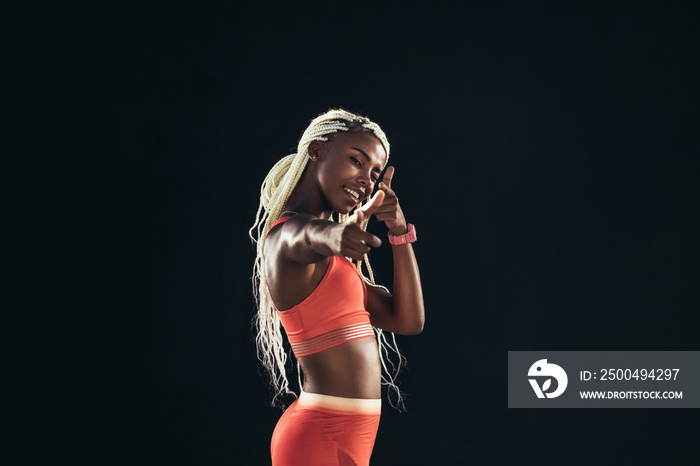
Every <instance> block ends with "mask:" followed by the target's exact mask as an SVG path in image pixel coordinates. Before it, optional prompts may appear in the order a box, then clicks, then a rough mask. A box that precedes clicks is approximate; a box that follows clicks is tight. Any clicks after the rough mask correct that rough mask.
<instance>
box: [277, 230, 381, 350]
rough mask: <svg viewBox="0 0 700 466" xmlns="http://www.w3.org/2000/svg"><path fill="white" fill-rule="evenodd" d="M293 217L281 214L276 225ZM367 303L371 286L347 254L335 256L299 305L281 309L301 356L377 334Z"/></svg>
mask: <svg viewBox="0 0 700 466" xmlns="http://www.w3.org/2000/svg"><path fill="white" fill-rule="evenodd" d="M289 218H290V217H282V218H280V219H279V220H277V222H275V224H274V225H272V228H275V227H276V226H277V225H279V224H281V223H284V222H286V221H287V220H288V219H289ZM272 228H270V231H272ZM366 306H367V287H366V285H365V281H364V279H363V278H362V276H361V275H360V273H359V272H358V271H357V269H356V268H355V266H354V265H352V263H351V262H350V261H349V260H347V259H345V258H344V257H340V256H331V258H330V262H329V264H328V270H326V274H325V275H324V276H323V279H322V280H321V283H319V284H318V286H317V287H316V289H314V291H313V292H312V293H311V294H310V295H309V296H307V297H306V299H304V300H303V301H302V302H300V303H299V304H297V305H296V306H294V307H292V308H291V309H287V310H286V311H278V312H279V316H280V319H281V320H282V326H283V327H284V331H285V332H286V333H287V338H288V339H289V343H290V344H291V346H292V351H293V352H294V355H295V356H296V357H297V358H299V357H302V356H308V355H310V354H314V353H318V352H319V351H323V350H325V349H328V348H331V347H333V346H337V345H340V344H342V343H345V342H347V341H351V340H358V339H360V338H367V337H374V330H373V329H372V324H371V323H370V320H369V312H367V310H366V309H365V307H366Z"/></svg>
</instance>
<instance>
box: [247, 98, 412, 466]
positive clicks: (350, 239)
mask: <svg viewBox="0 0 700 466" xmlns="http://www.w3.org/2000/svg"><path fill="white" fill-rule="evenodd" d="M388 157H389V143H388V141H387V140H386V136H385V135H384V132H383V131H382V130H381V128H380V127H379V126H378V125H377V124H375V123H373V122H371V121H370V120H369V119H367V118H365V117H361V116H358V115H355V114H352V113H349V112H346V111H344V110H331V111H329V112H327V113H325V114H322V115H320V116H319V117H317V118H316V119H314V120H313V121H312V122H311V124H310V125H309V127H308V128H307V129H306V131H305V132H304V134H303V135H302V137H301V140H300V141H299V146H298V149H297V153H296V154H292V155H289V156H287V157H285V158H283V159H282V160H280V161H279V162H278V163H277V164H276V165H275V167H274V168H273V169H272V170H271V171H270V173H269V174H268V176H267V178H266V179H265V181H264V183H263V186H262V190H261V199H260V207H259V209H258V213H257V216H256V222H255V225H254V226H253V228H252V229H251V237H252V236H253V232H255V233H257V238H254V239H256V240H257V243H258V244H257V251H258V255H257V258H256V263H255V268H254V279H255V280H256V285H257V289H256V292H257V294H256V296H257V298H258V314H257V317H256V326H257V331H258V335H257V339H256V340H257V344H258V355H259V357H260V359H261V361H262V362H263V364H264V365H265V367H266V368H267V369H268V371H269V372H270V374H271V380H272V384H273V386H274V388H275V400H276V399H277V396H279V395H281V394H283V393H292V392H291V391H290V390H289V384H288V380H287V377H286V373H285V362H286V355H285V351H284V348H283V345H282V334H281V331H280V322H281V323H282V325H283V327H284V329H285V333H286V334H287V338H288V340H289V342H290V344H291V347H292V351H293V353H294V355H295V358H296V359H297V362H298V366H300V367H301V373H302V374H303V378H304V383H303V387H302V388H301V394H300V396H299V397H298V398H297V400H296V401H294V403H292V405H291V406H290V407H289V408H288V409H287V410H286V411H285V413H284V414H283V415H282V417H281V418H280V420H279V422H278V423H277V426H276V428H275V431H274V433H273V437H272V444H271V453H272V463H273V465H274V466H290V465H305V466H311V465H321V464H323V465H327V464H328V465H330V464H334V465H337V464H342V465H345V464H348V465H367V464H369V458H370V456H371V453H372V449H373V446H374V440H375V437H376V433H377V428H378V425H379V415H380V411H381V384H382V381H384V382H385V383H386V384H388V385H390V386H391V387H392V388H394V389H396V386H395V385H394V377H395V375H396V374H395V373H389V372H388V370H387V366H386V364H385V363H384V362H385V361H384V358H383V356H382V353H384V354H388V353H387V352H386V346H388V340H387V339H386V337H385V335H384V334H383V332H382V330H386V331H389V332H393V333H399V334H403V335H415V334H418V333H420V332H421V331H422V329H423V322H424V318H425V317H424V309H423V295H422V290H421V283H420V276H419V272H418V265H417V262H416V258H415V255H414V253H413V248H412V245H411V243H412V242H413V241H415V239H416V234H415V228H414V227H413V225H410V224H408V223H407V222H406V219H405V218H404V215H403V212H402V210H401V207H400V206H399V202H398V198H397V196H396V193H395V192H394V190H393V189H392V188H391V184H392V178H393V175H394V168H393V167H389V168H387V169H386V172H385V174H384V176H383V178H382V179H381V181H380V175H381V172H382V171H383V169H384V167H385V166H386V164H387V161H388ZM375 191H376V193H375V194H374V196H373V197H372V194H373V192H375ZM363 202H365V204H364V205H362V203H363ZM333 213H336V214H337V215H338V220H339V221H338V222H335V221H333V219H332V215H333ZM351 213H352V214H351ZM372 215H374V216H375V217H376V218H377V220H380V221H383V222H384V223H385V224H386V226H387V228H388V230H389V231H388V235H389V241H390V243H391V244H392V248H393V255H394V287H393V294H392V293H389V291H388V290H387V289H386V288H384V287H379V286H375V285H373V284H372V283H369V282H367V281H366V280H365V279H364V277H363V276H362V275H361V268H360V265H361V262H360V261H362V260H364V261H365V264H366V265H367V268H368V272H369V275H370V278H371V281H372V282H373V281H374V280H373V276H372V271H371V268H370V267H369V262H368V261H367V253H368V252H369V251H370V248H371V247H379V246H380V245H381V244H382V241H381V239H380V238H378V237H376V236H374V235H372V234H370V233H368V232H366V231H365V228H366V226H367V222H368V221H369V218H370V217H371V216H372ZM351 260H352V261H357V264H356V265H354V264H352V262H350V261H351ZM375 332H376V336H375ZM392 337H393V335H392ZM392 340H393V338H392ZM394 345H395V341H394ZM380 348H381V351H380ZM394 348H395V346H394ZM395 351H396V352H397V354H398V350H397V349H395ZM399 358H401V356H400V354H399ZM399 365H400V364H399ZM382 367H384V369H385V370H386V371H387V373H386V375H385V376H383V375H382ZM300 385H301V381H300ZM397 393H398V395H399V403H401V395H400V393H399V392H398V390H397Z"/></svg>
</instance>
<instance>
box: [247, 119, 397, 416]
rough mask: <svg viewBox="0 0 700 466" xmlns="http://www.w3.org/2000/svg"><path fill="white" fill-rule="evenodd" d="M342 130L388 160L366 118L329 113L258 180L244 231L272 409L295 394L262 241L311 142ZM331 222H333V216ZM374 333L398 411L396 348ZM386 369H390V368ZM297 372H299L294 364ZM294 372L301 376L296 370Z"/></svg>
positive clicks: (385, 381)
mask: <svg viewBox="0 0 700 466" xmlns="http://www.w3.org/2000/svg"><path fill="white" fill-rule="evenodd" d="M341 131H342V132H360V131H367V132H371V133H372V134H373V135H374V136H375V137H376V138H377V139H379V141H380V142H381V143H382V145H383V146H384V150H385V151H386V154H387V160H388V158H389V148H390V147H389V141H388V140H387V138H386V135H385V134H384V131H382V129H381V128H380V127H379V125H377V124H376V123H374V122H372V121H370V120H369V119H368V118H366V117H363V116H359V115H356V114H354V113H350V112H348V111H345V110H342V109H336V110H333V109H332V110H329V111H328V112H326V113H323V114H321V115H319V116H318V117H316V118H314V119H313V120H312V121H311V123H310V124H309V126H308V127H307V128H306V130H305V131H304V133H303V134H302V136H301V139H300V140H299V144H298V146H297V152H296V153H295V154H290V155H287V156H286V157H283V158H282V159H281V160H279V161H278V162H277V163H276V164H275V165H274V166H273V167H272V170H270V172H269V173H268V174H267V176H266V177H265V181H263V184H262V187H261V188H260V205H259V206H258V211H257V213H256V214H255V223H254V224H253V226H252V227H251V228H250V231H249V234H250V238H251V239H252V240H253V242H255V243H257V244H256V249H257V255H256V257H255V264H254V265H253V294H254V295H255V299H256V302H257V305H258V311H257V313H256V315H255V317H254V319H253V326H254V327H255V330H256V337H255V343H256V346H257V354H258V359H260V362H262V364H263V366H264V367H265V369H266V370H267V372H268V374H269V376H270V382H271V385H272V388H273V390H274V396H273V399H272V404H273V405H282V404H281V403H278V398H279V397H280V396H281V395H283V394H291V395H295V394H294V392H292V391H291V390H290V389H289V380H288V379H287V372H286V369H285V365H286V363H287V354H286V352H285V349H284V346H283V339H282V331H281V328H280V327H281V321H280V318H279V315H278V314H277V311H276V309H275V306H274V304H273V302H272V297H271V296H270V291H269V290H268V288H267V283H266V281H265V274H264V269H263V263H264V261H265V256H264V245H265V237H266V236H267V233H268V232H269V231H270V229H271V228H272V225H273V224H274V223H275V222H276V221H277V220H279V218H280V214H282V212H284V209H285V207H286V205H287V201H288V200H289V196H290V195H291V193H292V191H293V190H294V188H295V187H296V186H297V184H298V183H299V180H300V179H301V176H302V174H303V173H304V168H305V167H306V164H307V162H308V160H309V152H308V148H309V144H311V143H312V142H313V141H323V142H325V141H329V140H330V139H331V138H332V137H333V136H335V135H336V134H337V133H339V132H341ZM385 165H386V162H385ZM349 215H350V214H346V215H343V214H338V222H339V223H342V222H344V221H345V220H347V218H348V217H349ZM330 220H332V216H331V219H330ZM364 263H365V265H366V266H367V271H368V273H369V280H368V279H367V278H366V277H365V281H367V282H368V283H369V284H370V285H372V286H377V285H375V284H374V273H373V271H372V268H371V267H370V264H369V259H368V258H367V255H365V257H364ZM356 267H357V269H358V271H360V273H362V267H361V262H358V263H357V265H356ZM363 277H364V275H363ZM382 288H383V287H382ZM374 330H375V333H376V335H377V343H378V345H379V356H380V360H381V364H382V368H383V372H384V373H383V374H382V384H383V385H388V386H389V388H390V389H392V391H393V392H395V397H396V403H394V401H393V400H392V399H391V397H390V398H389V402H390V403H391V405H392V406H395V407H397V408H398V409H402V408H403V394H402V393H401V392H400V391H399V389H398V387H397V386H396V383H395V382H396V376H397V375H398V373H399V370H400V369H401V366H402V365H403V363H404V361H405V360H404V358H403V356H402V355H401V353H400V352H399V349H398V346H397V345H396V337H395V335H394V334H393V333H391V332H389V334H390V335H391V337H390V340H391V341H389V339H387V336H386V335H385V334H384V332H383V331H382V330H381V329H379V328H376V327H375V328H374ZM389 351H391V352H393V353H395V354H396V355H397V357H398V363H397V364H394V363H393V362H392V361H391V358H390V357H389ZM387 364H388V365H389V366H391V369H390V368H389V367H388V366H387ZM297 369H298V370H299V368H298V364H297ZM299 372H301V371H300V370H299ZM300 387H301V382H300ZM295 396H296V395H295Z"/></svg>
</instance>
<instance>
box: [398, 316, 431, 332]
mask: <svg viewBox="0 0 700 466" xmlns="http://www.w3.org/2000/svg"><path fill="white" fill-rule="evenodd" d="M424 324H425V319H420V320H417V321H415V322H411V323H410V325H404V326H403V328H401V331H399V332H396V333H398V334H399V335H418V334H420V333H421V332H422V331H423V326H424Z"/></svg>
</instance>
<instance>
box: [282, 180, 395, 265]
mask: <svg viewBox="0 0 700 466" xmlns="http://www.w3.org/2000/svg"><path fill="white" fill-rule="evenodd" d="M383 199H384V192H383V191H379V192H378V193H377V194H376V195H375V196H374V197H373V198H372V200H371V201H370V202H368V203H367V204H366V205H364V206H362V207H361V208H359V209H358V210H357V211H356V212H355V213H354V214H353V215H352V217H350V218H349V219H348V220H347V221H346V222H344V223H336V222H331V221H329V220H320V219H317V218H314V217H313V216H311V215H309V214H298V215H295V216H293V217H292V218H290V219H289V220H287V221H286V222H285V223H284V225H283V228H282V229H281V230H282V231H280V233H279V234H280V238H279V241H280V243H279V247H280V249H279V251H280V253H281V254H282V255H283V257H284V258H285V259H286V260H289V261H292V262H297V263H301V264H312V263H315V262H319V261H321V260H323V259H324V258H326V257H329V256H342V257H349V258H351V259H353V260H362V259H363V258H364V257H365V254H367V253H368V252H369V251H370V246H371V247H375V248H376V247H379V246H381V244H382V240H380V239H379V238H378V237H377V236H375V235H373V234H371V233H368V232H366V231H364V230H365V227H366V226H367V222H368V221H369V218H370V217H371V216H372V213H373V212H374V211H375V210H376V209H377V208H379V206H381V204H382V201H383Z"/></svg>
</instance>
